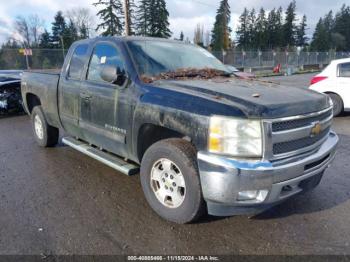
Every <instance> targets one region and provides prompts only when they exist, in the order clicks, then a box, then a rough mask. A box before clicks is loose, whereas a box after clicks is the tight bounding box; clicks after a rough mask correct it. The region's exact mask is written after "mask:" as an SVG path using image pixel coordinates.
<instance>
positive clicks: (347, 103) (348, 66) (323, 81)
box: [310, 58, 350, 116]
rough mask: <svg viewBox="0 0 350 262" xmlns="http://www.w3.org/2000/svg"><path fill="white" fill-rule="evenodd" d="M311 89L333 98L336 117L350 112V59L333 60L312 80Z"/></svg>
mask: <svg viewBox="0 0 350 262" xmlns="http://www.w3.org/2000/svg"><path fill="white" fill-rule="evenodd" d="M310 89H312V90H315V91H318V92H321V93H325V94H328V95H329V96H330V97H331V98H332V101H333V104H334V116H337V115H339V114H341V113H342V112H343V111H350V58H346V59H339V60H333V61H332V62H331V63H330V64H329V65H328V66H327V67H326V68H325V69H324V70H323V71H322V73H320V74H318V75H316V76H315V77H314V78H313V79H312V80H311V86H310Z"/></svg>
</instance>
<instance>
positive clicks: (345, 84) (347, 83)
mask: <svg viewBox="0 0 350 262" xmlns="http://www.w3.org/2000/svg"><path fill="white" fill-rule="evenodd" d="M337 76H338V77H337V90H338V92H339V95H340V96H341V98H342V99H343V102H344V108H345V109H347V110H349V109H350V62H348V63H340V64H339V65H338V69H337Z"/></svg>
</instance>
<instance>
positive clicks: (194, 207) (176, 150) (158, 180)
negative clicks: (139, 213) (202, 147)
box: [141, 139, 205, 224]
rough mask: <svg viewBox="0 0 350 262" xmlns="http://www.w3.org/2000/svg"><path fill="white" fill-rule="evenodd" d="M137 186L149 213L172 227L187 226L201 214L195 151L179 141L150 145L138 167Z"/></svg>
mask: <svg viewBox="0 0 350 262" xmlns="http://www.w3.org/2000/svg"><path fill="white" fill-rule="evenodd" d="M141 184H142V188H143V191H144V194H145V197H146V199H147V201H148V203H149V205H150V206H151V207H152V208H153V210H154V211H155V212H156V213H157V214H158V215H159V216H161V217H162V218H164V219H166V220H169V221H172V222H175V223H180V224H184V223H190V222H193V221H195V220H197V219H199V218H200V217H201V215H203V214H204V212H205V205H204V200H203V197H202V190H201V185H200V179H199V172H198V167H197V158H196V150H195V149H194V147H193V146H192V145H191V144H190V143H189V142H187V141H184V140H182V139H167V140H163V141H160V142H157V143H155V144H154V145H152V146H151V147H150V148H149V149H148V150H147V151H146V153H145V155H144V157H143V160H142V164H141Z"/></svg>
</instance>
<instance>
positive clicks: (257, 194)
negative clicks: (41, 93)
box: [237, 190, 269, 202]
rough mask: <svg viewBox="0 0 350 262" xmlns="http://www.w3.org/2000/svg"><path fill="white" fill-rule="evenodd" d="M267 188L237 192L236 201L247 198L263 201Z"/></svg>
mask: <svg viewBox="0 0 350 262" xmlns="http://www.w3.org/2000/svg"><path fill="white" fill-rule="evenodd" d="M268 193H269V191H268V190H247V191H241V192H238V197H237V200H238V201H248V200H256V201H257V202H263V201H264V200H265V199H266V197H267V194H268Z"/></svg>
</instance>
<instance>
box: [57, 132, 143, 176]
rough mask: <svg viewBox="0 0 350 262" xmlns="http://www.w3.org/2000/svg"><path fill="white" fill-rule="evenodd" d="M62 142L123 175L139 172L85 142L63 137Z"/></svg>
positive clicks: (136, 167) (117, 158)
mask: <svg viewBox="0 0 350 262" xmlns="http://www.w3.org/2000/svg"><path fill="white" fill-rule="evenodd" d="M62 142H63V143H64V144H65V145H67V146H70V147H72V148H74V149H75V150H77V151H79V152H81V153H83V154H85V155H88V156H90V157H92V158H93V159H96V160H97V161H100V162H101V163H103V164H105V165H107V166H109V167H111V168H113V169H115V170H117V171H119V172H121V173H123V174H125V175H128V176H131V175H134V174H137V173H138V172H139V167H138V166H137V165H135V164H130V163H128V162H125V161H124V160H123V159H122V158H120V157H117V156H115V155H112V154H109V153H106V152H103V151H101V150H98V149H96V148H94V147H91V146H90V145H88V144H87V143H85V142H82V141H79V140H76V139H74V138H72V137H64V138H63V139H62Z"/></svg>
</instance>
